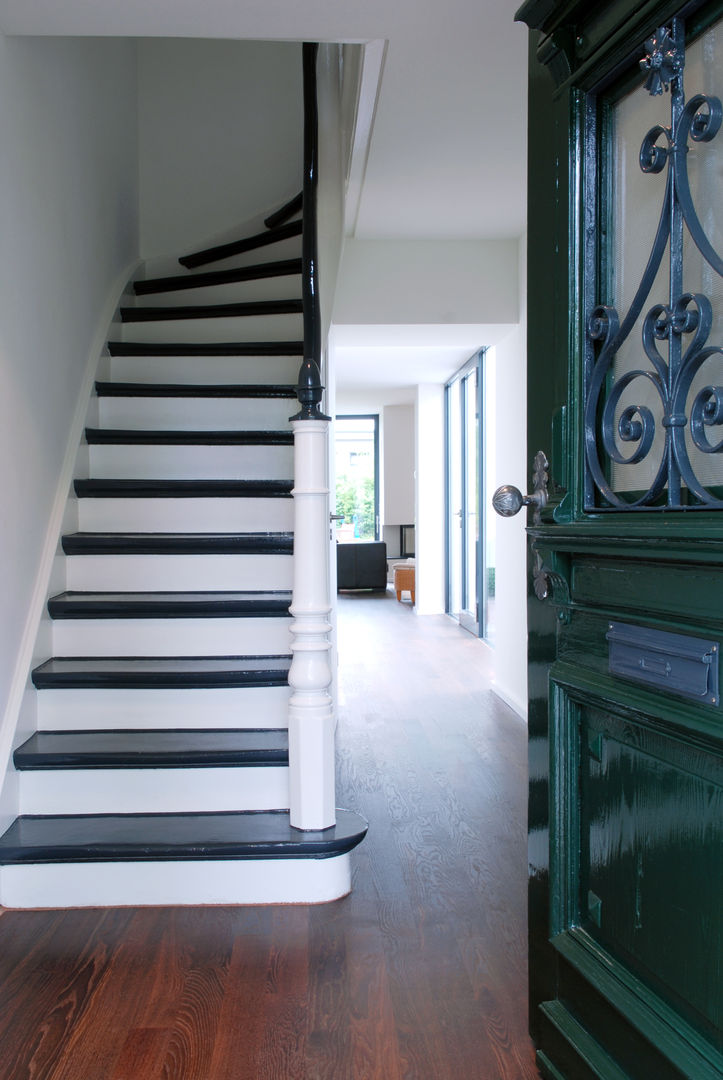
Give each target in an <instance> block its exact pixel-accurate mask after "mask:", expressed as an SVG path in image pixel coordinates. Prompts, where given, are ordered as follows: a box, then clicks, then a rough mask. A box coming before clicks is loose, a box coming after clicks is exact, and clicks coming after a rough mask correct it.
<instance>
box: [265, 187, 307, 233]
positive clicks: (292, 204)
mask: <svg viewBox="0 0 723 1080" xmlns="http://www.w3.org/2000/svg"><path fill="white" fill-rule="evenodd" d="M303 205H304V192H303V191H300V192H299V194H298V195H294V197H293V199H289V201H288V202H287V203H284V205H283V206H281V207H279V209H278V210H275V211H274V212H273V214H269V216H268V217H267V218H264V225H265V226H266V228H267V229H275V228H276V226H277V225H281V224H282V223H283V222H284V221H287V220H288V219H289V218H290V217H293V216H294V214H298V213H299V211H300V210H301V209H302V207H303Z"/></svg>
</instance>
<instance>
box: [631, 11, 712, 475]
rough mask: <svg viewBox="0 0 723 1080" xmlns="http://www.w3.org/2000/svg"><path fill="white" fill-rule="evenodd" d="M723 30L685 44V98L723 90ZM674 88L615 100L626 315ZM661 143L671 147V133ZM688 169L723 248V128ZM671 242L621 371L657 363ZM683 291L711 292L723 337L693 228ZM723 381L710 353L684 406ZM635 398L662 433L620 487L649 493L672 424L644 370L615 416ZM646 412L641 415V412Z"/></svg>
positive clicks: (662, 181)
mask: <svg viewBox="0 0 723 1080" xmlns="http://www.w3.org/2000/svg"><path fill="white" fill-rule="evenodd" d="M720 37H721V28H720V24H716V25H715V26H714V27H713V28H711V29H710V30H709V31H708V32H707V33H706V34H705V35H704V36H703V37H701V38H699V39H698V40H697V41H696V42H695V43H694V44H693V45H691V46H690V47H689V48H688V49H687V51H686V60H685V73H684V77H685V87H686V98H687V99H690V98H691V97H693V96H694V95H695V94H698V93H704V94H707V95H716V96H718V97H720V96H722V95H723V79H722V78H721V72H720V63H718V64H716V57H717V56H719V55H720V53H719V49H718V46H719V44H720ZM670 122H671V121H670V94H669V93H665V94H663V95H659V96H656V97H652V96H651V95H650V94H649V93H648V92H647V90H645V89H644V87H643V86H642V85H641V86H640V87H639V88H638V89H636V90H635V91H633V92H632V93H630V94H629V95H627V96H626V97H625V98H624V99H622V100H621V101H620V102H619V103H618V105H617V106H616V108H615V112H614V122H613V139H612V148H611V149H612V154H613V163H612V180H613V187H612V191H613V195H612V218H613V221H612V243H613V269H612V283H611V285H612V303H613V306H614V307H615V308H616V310H617V311H618V313H619V315H620V319H621V321H622V320H623V319H624V317H625V315H626V314H627V312H628V311H629V309H630V306H631V303H632V301H633V298H634V296H635V294H636V292H637V289H638V286H639V284H640V281H641V278H642V276H643V273H644V270H645V267H646V265H647V261H648V258H649V256H650V253H651V249H652V246H653V241H654V237H655V234H656V231H657V228H658V221H659V218H660V215H661V212H662V210H663V203H664V193H665V186H666V180H667V176H668V170H667V168H666V169H665V170H663V172H661V173H657V174H654V173H644V172H643V171H642V170H641V168H640V164H639V152H640V146H641V143H642V141H643V138H644V136H645V135H646V133H647V132H648V131H649V130H650V129H651V128H653V127H654V126H655V125H660V126H661V127H669V126H670ZM659 145H661V146H664V145H666V143H665V139H664V138H661V139H660V140H659ZM689 147H690V149H689V153H688V175H689V178H690V187H691V194H692V197H693V201H694V204H695V207H696V210H697V213H698V216H699V218H700V221H701V224H702V225H703V228H704V230H705V232H706V234H707V236H708V238H709V240H710V241H711V243H712V244H713V247H714V248H715V249H716V250H717V251H719V252H720V251H723V226H722V223H721V215H720V210H719V207H720V191H721V180H722V179H723V132H722V133H720V134H719V135H718V137H717V138H715V139H713V140H712V141H711V142H705V143H698V142H694V141H693V140H689ZM669 253H670V249H669V248H668V250H667V251H666V255H665V257H664V259H663V262H662V264H661V267H660V270H659V272H658V274H657V277H656V280H655V283H654V285H653V288H652V290H651V292H650V294H649V296H648V298H647V300H646V301H645V303H644V305H643V308H642V312H641V314H640V316H639V317H638V320H637V322H636V324H635V326H634V327H633V329H632V330H631V332H630V334H629V335H628V337H627V339H626V341H625V342H624V343H623V345H622V346H621V347H620V349H619V351H618V354H617V358H616V361H615V367H614V379H615V380H616V381H617V380H619V379H620V378H621V377H622V376H623V375H624V374H625V373H626V372H631V371H636V370H637V371H643V372H646V373H650V372H651V371H652V367H651V364H650V361H649V360H648V358H647V357H646V355H645V352H644V350H643V346H642V327H643V321H644V319H645V316H646V315H647V313H648V312H649V311H650V309H651V308H652V307H653V306H654V305H655V304H670V303H671V302H673V303H674V302H675V301H676V300H677V299H678V297H677V296H671V284H670V260H669ZM682 291H683V292H689V293H698V292H700V293H703V294H704V295H705V296H707V297H708V299H709V300H710V301H711V303H712V306H713V326H712V328H711V331H710V334H709V336H708V343H707V344H708V346H711V345H720V344H721V343H722V342H723V332H722V331H723V282H722V280H721V278H720V276H719V275H718V274H717V273H716V271H715V270H714V269H713V268H712V267H710V265H709V264H708V263H707V262H706V261H705V259H704V258H703V256H702V255H701V254H700V252H699V251H698V249H697V247H696V246H695V244H694V243H693V241H692V239H691V237H690V235H689V233H688V231H687V229H684V239H683V284H682ZM692 340H693V336H692V335H690V334H686V335H684V336H683V350H684V351H685V349H687V348H688V347H689V345H690V344H691V343H692ZM658 349H659V352H660V354H661V356H662V358H663V359H664V360H665V361H666V363H667V361H668V344H667V342H666V341H660V342H658ZM721 385H723V363H722V362H721V357H720V356H719V355H716V356H713V357H711V358H710V359H708V360H707V361H706V362H705V363H704V364H703V366H702V369H701V370H700V372H699V373H698V375H697V376H696V377H695V379H694V382H693V385H692V386H691V389H690V392H689V394H688V399H687V403H686V408H685V413H686V415H687V416H688V417H690V412H691V409H692V406H693V402H694V401H695V399H696V396H697V394H698V392H699V391H700V390H701V389H702V388H703V387H705V386H721ZM632 406H638V407H640V408H641V409H642V408H647V409H648V410H649V411H650V414H651V416H652V418H653V421H654V425H655V438H654V440H653V443H652V446H651V449H650V451H649V453H648V454H647V455H646V456H645V457H644V459H643V460H642V461H640V462H639V463H637V464H624V465H623V464H618V463H615V462H613V466H612V483H613V488H614V490H616V491H619V492H629V491H645V490H647V489H648V488H649V487H650V485H651V484H652V482H653V480H654V477H655V476H656V474H657V472H658V468H659V466H660V464H661V459H662V453H663V445H664V436H665V429H664V427H663V424H662V421H663V414H664V405H663V401H662V399H661V396H660V394H659V393H658V391H657V390H656V389H655V387H654V385H653V382H652V380H651V379H649V378H648V377H646V376H645V375H640V376H639V377H637V378H635V379H633V380H632V381H631V382H630V383H629V385H628V386H627V388H626V389H625V390H624V391H623V393H622V395H621V398H620V401H619V403H618V406H617V409H616V423H617V420H618V419H619V417H620V416H621V414H622V413H623V411H624V410H625V409H626V408H628V407H632ZM637 415H638V416H639V413H638V414H637ZM685 430H686V445H687V447H688V452H689V456H690V461H691V464H692V467H693V470H694V472H695V473H696V475H697V477H698V479H699V481H700V482H701V483H702V484H703V485H705V486H707V487H709V486H711V485H719V484H723V455H721V454H715V455H712V454H704V453H702V452H701V451H699V450H698V449H697V448H696V447H695V446H694V444H693V442H692V439H691V437H690V429H689V427H687V428H686V429H685ZM707 436H708V439H709V441H710V442H711V443H713V444H715V443H717V442H718V441H719V440H720V439H721V438H722V437H723V428H722V427H720V426H711V427H708V428H707ZM617 446H618V448H619V450H620V452H621V453H622V454H623V455H624V456H630V455H631V454H632V453H633V451H634V449H635V447H636V443H635V442H630V443H628V444H626V443H623V442H622V441H621V440H619V439H618V442H617Z"/></svg>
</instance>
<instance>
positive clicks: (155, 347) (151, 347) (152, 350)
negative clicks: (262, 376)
mask: <svg viewBox="0 0 723 1080" xmlns="http://www.w3.org/2000/svg"><path fill="white" fill-rule="evenodd" d="M108 351H109V353H110V355H111V356H148V357H151V356H303V354H304V343H303V341H208V342H203V341H201V342H188V341H175V342H174V341H170V342H169V341H109V342H108Z"/></svg>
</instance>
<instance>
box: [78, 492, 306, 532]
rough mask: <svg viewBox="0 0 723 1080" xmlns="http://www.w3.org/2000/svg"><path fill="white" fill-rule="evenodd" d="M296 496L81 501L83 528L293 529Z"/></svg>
mask: <svg viewBox="0 0 723 1080" xmlns="http://www.w3.org/2000/svg"><path fill="white" fill-rule="evenodd" d="M293 527H294V504H293V500H292V499H284V498H274V499H233V498H231V499H78V528H79V529H80V530H81V531H83V532H163V531H164V530H169V531H171V532H266V531H270V532H290V531H291V530H292V529H293Z"/></svg>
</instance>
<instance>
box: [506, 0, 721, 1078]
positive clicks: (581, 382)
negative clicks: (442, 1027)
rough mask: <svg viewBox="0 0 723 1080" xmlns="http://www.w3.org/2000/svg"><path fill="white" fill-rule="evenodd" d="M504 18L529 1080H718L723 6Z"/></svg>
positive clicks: (592, 9)
mask: <svg viewBox="0 0 723 1080" xmlns="http://www.w3.org/2000/svg"><path fill="white" fill-rule="evenodd" d="M519 18H520V19H522V21H524V22H526V23H527V24H528V25H529V26H530V28H531V35H530V39H531V49H530V98H529V101H530V111H529V170H530V171H529V234H528V242H529V246H528V253H529V254H528V258H529V272H528V282H529V286H528V295H529V308H528V319H529V339H528V358H529V359H528V362H529V380H528V382H529V385H528V401H529V403H530V405H529V415H528V447H529V450H530V454H531V455H532V454H534V452H535V451H538V450H542V451H544V453H545V455H546V457H547V459H548V460H549V468H548V469H547V472H548V474H549V485H548V487H549V497H548V500H547V502H546V504H545V505H544V506H543V507H542V508H541V510H540V509H539V508H535V513H534V515H533V514H530V518H529V521H528V534H529V538H530V560H529V579H530V590H529V593H530V600H529V630H530V645H529V685H530V719H529V722H530V847H529V850H530V985H531V1001H530V1023H531V1028H532V1032H533V1037H534V1039H535V1042H536V1045H537V1047H538V1062H539V1067H540V1071H541V1073H542V1075H543V1076H545V1077H553V1078H566V1080H577V1078H584V1080H587V1078H592V1077H601V1078H605V1080H608V1078H609V1080H618V1078H626V1077H627V1078H634V1080H673V1078H675V1080H680V1078H681V1077H689V1078H691V1080H713V1078H715V1077H718V1078H720V1077H722V1076H723V985H722V975H723V843H722V841H723V790H722V786H723V767H722V760H721V758H722V755H721V750H722V749H723V708H721V703H720V693H719V684H720V682H721V680H720V679H719V655H720V650H721V647H723V451H722V448H723V360H722V353H721V347H722V346H723V317H722V312H723V287H722V284H721V283H722V281H723V278H722V277H721V275H722V273H723V262H722V261H721V252H722V251H723V243H722V242H721V219H722V217H723V215H721V213H720V207H721V195H722V192H723V131H721V130H719V129H720V128H721V126H722V120H723V108H722V107H721V103H720V99H721V97H723V85H722V80H721V69H722V68H723V64H722V63H721V57H722V55H723V51H722V49H721V43H722V42H723V23H722V22H721V6H720V4H717V5H711V4H700V3H695V2H693V3H687V4H685V5H684V6H681V4H680V0H678V4H677V5H676V4H672V3H663V2H653V0H647V2H645V0H643V2H642V3H637V2H636V3H633V2H630V0H614V2H612V3H607V4H602V3H595V4H593V3H590V2H587V3H584V2H574V0H565V2H555V0H529V2H528V3H526V4H525V5H524V6H523V8H522V9H521V10H520V12H519ZM641 62H642V63H641ZM542 472H543V470H542V469H538V474H542ZM542 479H544V477H543V476H542V475H540V480H542Z"/></svg>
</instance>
